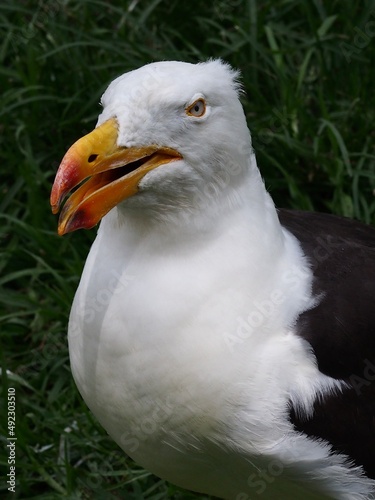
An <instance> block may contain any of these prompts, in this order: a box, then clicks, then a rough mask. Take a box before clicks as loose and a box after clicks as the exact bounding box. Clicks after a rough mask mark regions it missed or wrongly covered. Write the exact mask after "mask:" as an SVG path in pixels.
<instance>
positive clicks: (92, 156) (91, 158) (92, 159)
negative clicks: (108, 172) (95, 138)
mask: <svg viewBox="0 0 375 500" xmlns="http://www.w3.org/2000/svg"><path fill="white" fill-rule="evenodd" d="M97 157H98V155H90V156H89V158H88V162H89V163H92V162H93V161H95V160H96V159H97Z"/></svg>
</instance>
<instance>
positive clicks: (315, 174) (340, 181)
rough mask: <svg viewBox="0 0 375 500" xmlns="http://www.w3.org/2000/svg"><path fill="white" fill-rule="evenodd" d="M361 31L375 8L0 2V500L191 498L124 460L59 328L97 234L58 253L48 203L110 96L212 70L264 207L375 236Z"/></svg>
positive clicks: (336, 0) (369, 43) (369, 59)
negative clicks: (296, 211)
mask: <svg viewBox="0 0 375 500" xmlns="http://www.w3.org/2000/svg"><path fill="white" fill-rule="evenodd" d="M371 23H372V24H371ZM374 23H375V2H374V1H367V2H365V1H364V2H353V1H351V0H333V1H332V2H321V1H318V0H315V1H309V2H299V1H294V0H284V1H276V2H274V1H266V0H265V1H256V0H247V1H246V0H242V1H241V0H229V1H224V0H222V1H215V2H202V1H198V0H190V1H189V2H180V1H177V0H174V1H171V2H166V1H164V2H163V1H161V0H143V1H142V2H141V1H137V0H133V1H132V2H104V1H101V0H83V1H78V0H70V1H69V0H58V1H56V2H52V1H39V2H37V1H36V0H34V1H29V0H24V1H21V0H18V1H16V2H14V1H3V2H1V5H0V30H1V36H0V60H1V65H0V88H1V90H2V95H1V97H0V99H1V104H0V159H1V162H0V172H1V181H0V193H1V196H0V241H1V247H0V270H1V274H0V302H1V304H0V331H1V337H0V343H1V364H2V372H1V373H2V385H1V395H0V399H1V417H0V424H1V428H0V433H1V435H2V436H3V437H2V438H1V439H2V441H3V442H4V445H5V437H6V436H7V430H6V420H5V403H6V394H7V392H6V389H7V387H8V386H9V387H15V388H16V403H17V438H18V441H17V486H16V492H17V493H16V494H15V495H12V496H10V495H11V494H9V495H8V496H9V498H43V499H49V498H53V499H54V498H60V497H61V498H62V497H66V498H71V499H81V498H82V499H86V498H87V499H88V498H98V499H107V498H109V499H115V498H126V499H134V500H135V499H137V500H140V499H153V500H157V499H164V498H172V499H189V498H203V497H202V496H199V495H196V496H195V495H193V494H189V493H184V492H181V491H180V490H178V489H177V488H175V487H173V486H171V485H168V484H166V483H165V482H164V481H160V480H159V479H157V478H155V477H153V476H151V475H150V474H149V473H147V472H145V471H143V470H142V469H140V468H139V467H138V466H137V465H136V464H134V463H133V462H132V461H131V460H130V459H128V458H126V457H125V456H124V455H123V453H122V452H121V451H120V450H119V449H118V447H117V446H116V445H115V444H114V443H113V442H112V441H111V440H110V439H109V438H108V437H107V436H106V433H105V432H104V431H103V430H102V428H101V427H100V426H99V424H97V422H96V421H95V419H94V418H93V417H92V415H91V414H90V413H89V411H88V410H87V408H86V406H85V404H84V403H83V402H82V401H81V398H80V396H79V395H78V393H77V390H76V388H75V386H74V383H73V380H72V377H71V374H70V369H69V362H68V353H67V343H66V325H67V318H68V313H69V309H70V304H71V302H72V298H73V295H74V291H75V289H76V287H77V283H78V280H79V276H80V273H81V270H82V266H83V263H84V259H85V256H86V255H87V252H88V250H89V247H90V244H91V242H92V240H93V238H94V234H95V230H92V231H89V232H87V231H86V232H84V231H80V232H77V233H74V234H72V235H69V236H67V237H64V238H59V237H58V236H57V235H56V223H57V221H56V218H55V217H54V216H52V214H51V213H50V208H49V202H48V199H49V192H50V188H51V184H52V182H53V178H54V174H55V171H56V169H57V166H58V164H59V161H60V159H61V158H62V156H63V154H64V152H65V151H66V149H67V147H68V146H69V145H70V144H71V143H73V142H74V141H75V140H76V139H77V138H79V137H80V136H82V135H83V134H84V133H85V132H88V131H89V130H91V129H92V128H93V127H94V125H95V120H96V116H97V114H98V112H99V105H98V102H99V98H100V95H101V93H102V92H103V91H104V89H105V87H106V86H107V84H108V83H109V82H110V81H111V80H112V79H113V78H114V77H115V76H117V75H119V74H121V73H123V72H125V71H128V70H131V69H134V68H137V67H139V66H141V65H143V64H145V63H147V62H150V61H153V60H163V59H179V60H186V61H192V62H195V61H199V60H205V59H207V58H209V57H222V58H223V59H225V60H227V61H228V62H230V63H231V64H232V65H233V66H235V67H238V68H240V69H241V71H242V74H243V85H244V88H245V90H246V93H247V96H246V98H244V99H243V103H244V106H245V110H246V114H247V118H248V123H249V126H250V128H251V130H252V134H253V143H254V147H255V149H256V151H257V157H258V163H259V166H260V168H261V171H262V174H263V175H264V177H265V179H266V184H267V187H268V188H269V190H270V191H271V193H272V196H273V197H274V199H275V201H276V204H277V205H278V206H285V207H293V208H302V209H309V210H319V211H327V212H333V213H336V214H341V215H346V216H349V217H355V218H357V219H361V220H363V221H365V222H367V223H372V224H374V223H375V196H374V193H375V151H374V138H375V137H374V135H375V134H374V123H375V92H374V82H375V37H372V35H373V34H375V30H374ZM366 33H367V34H366ZM370 35H371V36H370ZM4 450H5V446H4V447H2V451H1V455H0V465H1V473H2V474H1V481H2V482H1V483H0V495H1V496H2V498H7V485H6V484H5V482H4V477H5V475H4V474H3V472H4V473H6V472H7V468H8V466H7V462H6V459H7V454H6V453H4Z"/></svg>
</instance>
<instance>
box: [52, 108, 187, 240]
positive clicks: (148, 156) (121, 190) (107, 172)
mask: <svg viewBox="0 0 375 500" xmlns="http://www.w3.org/2000/svg"><path fill="white" fill-rule="evenodd" d="M117 137H118V124H117V120H116V119H115V118H111V119H110V120H108V121H106V122H104V123H103V124H102V125H100V126H99V127H98V128H96V129H95V130H93V131H92V132H90V133H89V134H87V135H85V136H84V137H82V138H81V139H79V140H78V141H77V142H76V143H74V144H73V146H72V147H71V148H70V149H69V150H68V151H67V153H66V154H65V156H64V158H63V160H62V162H61V164H60V166H59V169H58V171H57V174H56V178H55V181H54V183H53V186H52V192H51V207H52V212H53V213H54V214H56V213H57V212H58V211H59V209H60V206H61V203H62V201H63V199H64V198H65V196H66V195H67V194H68V193H69V192H70V191H71V190H72V189H73V188H74V187H76V186H77V185H78V184H79V183H80V182H82V181H83V180H85V179H88V180H87V181H86V182H84V183H83V184H82V185H81V186H79V187H78V188H77V189H76V191H75V192H74V193H73V194H72V195H71V196H70V198H69V199H68V200H67V202H66V203H65V205H64V207H63V209H62V211H61V214H60V218H59V225H58V233H59V235H60V236H61V235H63V234H66V233H69V232H71V231H75V230H76V229H81V228H85V229H89V228H91V227H93V226H95V225H96V224H97V223H98V222H99V221H100V219H101V218H102V217H104V215H105V214H106V213H108V212H109V211H110V210H111V209H112V208H113V207H115V206H116V205H117V204H118V203H120V202H121V201H123V200H124V199H125V198H128V197H129V196H132V195H134V194H135V193H137V191H138V185H139V182H140V180H141V179H142V177H144V176H145V175H146V174H147V172H149V171H150V170H153V169H154V168H156V167H159V166H160V165H163V164H165V163H170V162H172V161H176V160H180V159H181V158H182V156H181V155H180V153H178V152H177V151H175V150H174V149H171V148H167V147H160V146H157V145H155V144H153V145H150V146H142V147H131V148H126V147H123V146H117Z"/></svg>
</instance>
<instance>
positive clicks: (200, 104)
mask: <svg viewBox="0 0 375 500" xmlns="http://www.w3.org/2000/svg"><path fill="white" fill-rule="evenodd" d="M205 112H206V101H205V100H204V99H202V98H200V99H197V100H196V101H194V102H193V104H190V106H189V107H188V108H186V114H187V115H189V116H195V117H196V118H200V117H201V116H203V115H204V114H205Z"/></svg>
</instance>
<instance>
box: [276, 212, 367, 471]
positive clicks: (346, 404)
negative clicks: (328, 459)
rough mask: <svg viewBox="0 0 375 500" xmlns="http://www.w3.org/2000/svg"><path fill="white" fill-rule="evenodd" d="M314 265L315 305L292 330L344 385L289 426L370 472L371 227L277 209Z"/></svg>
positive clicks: (312, 214)
mask: <svg viewBox="0 0 375 500" xmlns="http://www.w3.org/2000/svg"><path fill="white" fill-rule="evenodd" d="M279 219H280V222H281V224H282V226H284V227H285V228H286V229H288V230H289V231H290V232H291V233H292V234H294V236H295V237H296V238H297V239H298V240H299V241H300V243H301V246H302V249H303V250H304V252H305V254H306V256H307V257H308V258H309V260H310V265H311V268H312V270H313V272H314V277H315V279H314V285H313V287H314V288H313V292H314V294H318V295H319V294H321V299H320V301H319V304H318V305H317V306H316V307H315V308H313V309H312V310H310V311H306V312H305V313H303V314H301V316H300V317H299V319H298V322H297V325H296V331H297V334H298V335H300V336H301V337H303V338H304V339H305V340H307V341H308V342H309V343H310V345H311V346H312V348H313V350H314V352H315V355H316V358H317V362H318V367H319V369H320V370H321V371H322V372H323V373H325V374H326V375H329V376H331V377H334V378H339V379H344V380H345V381H347V382H348V383H349V384H350V385H351V386H352V389H347V390H344V391H343V393H342V394H339V395H336V396H329V397H327V398H325V399H324V400H322V401H318V400H317V401H316V403H315V411H314V415H313V417H312V418H311V419H309V420H306V419H303V418H301V417H300V416H298V415H296V414H295V412H294V411H293V410H292V412H291V419H292V422H293V423H294V425H295V426H296V428H297V429H298V430H300V431H303V432H305V433H307V434H308V435H311V436H316V437H321V438H323V439H326V440H328V441H329V442H330V443H331V444H332V445H333V447H334V448H335V449H336V450H337V451H341V452H344V453H346V454H347V455H349V456H350V457H351V458H352V459H353V460H354V461H355V462H356V463H357V464H360V465H363V466H364V468H365V470H366V471H367V473H368V474H369V475H370V476H371V477H375V228H373V227H372V226H366V225H365V224H362V223H360V222H356V221H352V220H350V219H345V218H342V217H337V216H333V215H327V214H318V213H313V212H311V213H310V212H299V211H290V210H280V211H279Z"/></svg>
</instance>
